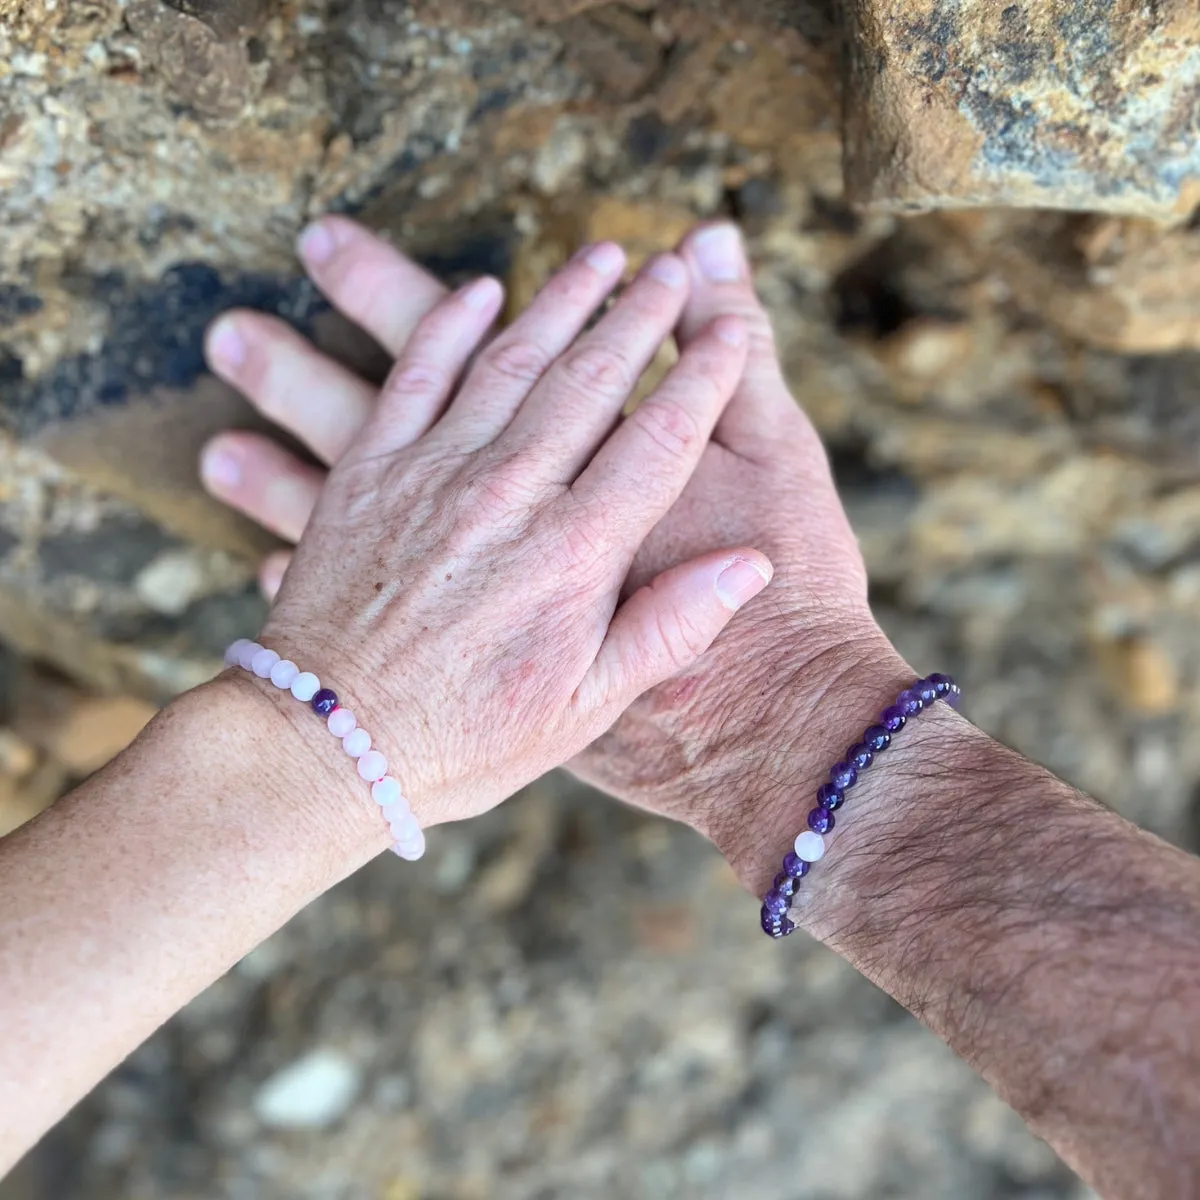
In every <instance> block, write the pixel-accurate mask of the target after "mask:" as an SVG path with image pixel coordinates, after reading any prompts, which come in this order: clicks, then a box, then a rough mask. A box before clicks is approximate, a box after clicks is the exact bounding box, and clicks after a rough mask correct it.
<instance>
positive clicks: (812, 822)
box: [808, 808, 833, 845]
mask: <svg viewBox="0 0 1200 1200" xmlns="http://www.w3.org/2000/svg"><path fill="white" fill-rule="evenodd" d="M808 827H809V829H811V830H812V831H813V833H828V832H829V831H830V830H831V829H832V828H833V813H831V812H830V811H829V809H827V808H814V809H813V810H812V812H810V813H809V814H808ZM813 844H814V845H816V843H815V842H814V843H813Z"/></svg>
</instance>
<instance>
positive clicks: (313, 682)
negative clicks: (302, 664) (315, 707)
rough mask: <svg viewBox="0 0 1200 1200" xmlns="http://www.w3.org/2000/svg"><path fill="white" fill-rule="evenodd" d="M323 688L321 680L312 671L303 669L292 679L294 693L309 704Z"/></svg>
mask: <svg viewBox="0 0 1200 1200" xmlns="http://www.w3.org/2000/svg"><path fill="white" fill-rule="evenodd" d="M320 690H321V681H320V680H319V679H318V678H317V677H316V676H315V675H314V674H313V673H312V672H311V671H301V672H300V674H299V675H297V676H296V678H295V679H293V680H292V695H293V696H295V697H296V699H297V700H303V701H304V703H305V704H307V703H308V702H309V701H310V700H311V699H312V698H313V697H314V696H315V695H316V694H317V693H318V692H319V691H320Z"/></svg>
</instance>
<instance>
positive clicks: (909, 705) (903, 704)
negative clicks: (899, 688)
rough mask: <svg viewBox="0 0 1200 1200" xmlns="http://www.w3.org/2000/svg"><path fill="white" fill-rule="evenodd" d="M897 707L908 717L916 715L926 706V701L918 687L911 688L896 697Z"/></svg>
mask: <svg viewBox="0 0 1200 1200" xmlns="http://www.w3.org/2000/svg"><path fill="white" fill-rule="evenodd" d="M896 707H897V708H898V709H899V710H900V711H901V712H902V713H903V714H904V715H905V716H906V717H915V716H916V715H917V713H919V712H920V711H921V709H923V708H924V707H925V701H924V700H922V699H921V694H920V692H918V691H917V689H916V688H909V689H908V690H907V691H904V692H901V693H900V695H899V696H898V697H897V698H896Z"/></svg>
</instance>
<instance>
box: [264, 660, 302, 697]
mask: <svg viewBox="0 0 1200 1200" xmlns="http://www.w3.org/2000/svg"><path fill="white" fill-rule="evenodd" d="M299 674H300V668H299V667H298V666H296V664H295V663H294V662H292V660H291V659H290V658H285V659H282V660H281V661H280V662H277V663H276V664H275V665H274V666H273V667H272V668H271V682H272V683H273V684H274V685H275V686H276V687H277V688H279V689H280V690H281V691H285V692H286V691H290V690H291V686H292V684H293V683H295V682H296V677H297V676H298V675H299Z"/></svg>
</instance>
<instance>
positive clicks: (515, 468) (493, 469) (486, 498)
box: [458, 457, 540, 528]
mask: <svg viewBox="0 0 1200 1200" xmlns="http://www.w3.org/2000/svg"><path fill="white" fill-rule="evenodd" d="M539 496H540V489H539V486H538V482H537V480H536V479H535V477H534V476H533V475H532V473H531V472H530V470H529V469H528V467H527V465H526V464H525V462H524V461H523V460H522V459H520V458H516V457H513V458H507V459H503V460H501V461H498V462H495V463H491V464H489V465H488V466H486V467H484V468H483V469H482V470H481V471H478V472H476V473H475V474H472V475H471V476H469V477H468V478H467V479H466V480H464V482H463V484H462V488H461V492H460V495H459V503H458V511H459V514H460V516H461V517H462V518H463V519H465V521H466V522H467V524H468V525H471V526H476V525H487V526H495V525H500V526H502V527H505V528H508V527H510V526H513V525H516V524H519V523H520V522H521V520H522V519H523V517H524V515H525V514H527V513H529V511H530V510H531V509H532V508H533V507H534V506H535V505H536V503H537V501H538V499H539Z"/></svg>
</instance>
